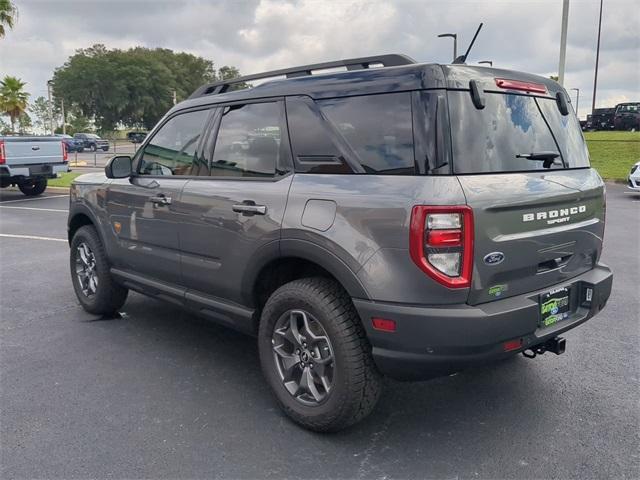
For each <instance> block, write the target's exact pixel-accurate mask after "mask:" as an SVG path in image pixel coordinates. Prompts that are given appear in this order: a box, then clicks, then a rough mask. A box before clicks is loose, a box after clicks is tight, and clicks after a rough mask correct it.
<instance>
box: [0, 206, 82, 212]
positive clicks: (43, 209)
mask: <svg viewBox="0 0 640 480" xmlns="http://www.w3.org/2000/svg"><path fill="white" fill-rule="evenodd" d="M0 208H11V209H14V210H42V211H43V212H63V213H69V210H62V209H60V208H33V207H7V206H5V205H2V204H0Z"/></svg>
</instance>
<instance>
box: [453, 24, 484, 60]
mask: <svg viewBox="0 0 640 480" xmlns="http://www.w3.org/2000/svg"><path fill="white" fill-rule="evenodd" d="M482 25H483V24H482V23H481V24H480V25H478V29H477V30H476V34H475V35H474V36H473V40H471V43H470V44H469V48H467V51H466V52H465V53H464V55H460V56H459V57H458V58H456V59H455V60H454V61H453V63H454V64H455V63H465V62H466V61H467V56H468V55H469V52H470V51H471V47H473V44H474V43H475V41H476V38H477V37H478V34H479V33H480V30H481V29H482Z"/></svg>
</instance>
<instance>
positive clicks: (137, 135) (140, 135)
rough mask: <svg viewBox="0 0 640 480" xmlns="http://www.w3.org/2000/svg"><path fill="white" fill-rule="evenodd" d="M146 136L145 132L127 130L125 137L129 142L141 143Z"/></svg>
mask: <svg viewBox="0 0 640 480" xmlns="http://www.w3.org/2000/svg"><path fill="white" fill-rule="evenodd" d="M146 136H147V132H129V133H127V138H128V139H129V141H130V142H131V143H142V141H143V140H144V139H145V137H146Z"/></svg>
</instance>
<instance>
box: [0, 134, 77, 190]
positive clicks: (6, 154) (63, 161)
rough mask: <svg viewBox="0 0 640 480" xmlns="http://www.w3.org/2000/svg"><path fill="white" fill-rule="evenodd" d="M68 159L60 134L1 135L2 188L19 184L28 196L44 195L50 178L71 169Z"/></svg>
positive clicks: (0, 174) (0, 169)
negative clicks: (57, 135)
mask: <svg viewBox="0 0 640 480" xmlns="http://www.w3.org/2000/svg"><path fill="white" fill-rule="evenodd" d="M67 162H68V157H67V149H66V147H65V145H64V143H63V142H62V140H61V139H60V137H35V136H34V137H19V136H18V137H12V136H7V137H0V188H5V187H9V186H13V185H17V186H18V188H19V189H20V191H21V192H22V193H24V194H25V195H29V196H32V195H40V194H41V193H42V192H44V191H45V189H46V188H47V179H49V178H55V177H56V176H57V175H58V173H61V172H68V171H69V165H68V163H67Z"/></svg>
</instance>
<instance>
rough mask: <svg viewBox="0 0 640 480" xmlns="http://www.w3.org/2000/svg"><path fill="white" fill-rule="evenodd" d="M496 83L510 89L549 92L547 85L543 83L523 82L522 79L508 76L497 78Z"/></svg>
mask: <svg viewBox="0 0 640 480" xmlns="http://www.w3.org/2000/svg"><path fill="white" fill-rule="evenodd" d="M495 81H496V85H497V86H498V87H500V88H506V89H508V90H520V91H523V92H532V93H547V87H545V86H544V85H543V84H542V83H533V82H522V81H520V80H508V79H506V78H496V79H495Z"/></svg>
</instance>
